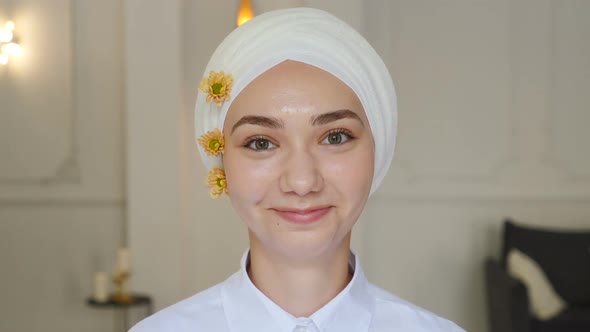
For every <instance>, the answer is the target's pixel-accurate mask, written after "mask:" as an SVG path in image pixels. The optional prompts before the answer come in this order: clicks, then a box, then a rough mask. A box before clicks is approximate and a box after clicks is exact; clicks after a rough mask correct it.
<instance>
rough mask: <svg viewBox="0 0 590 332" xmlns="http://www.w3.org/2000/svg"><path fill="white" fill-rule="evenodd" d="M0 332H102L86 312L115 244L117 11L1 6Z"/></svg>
mask: <svg viewBox="0 0 590 332" xmlns="http://www.w3.org/2000/svg"><path fill="white" fill-rule="evenodd" d="M6 19H12V20H14V21H15V23H16V33H17V34H19V36H20V40H21V43H22V45H23V47H24V50H25V54H24V56H23V57H22V58H18V59H15V60H14V61H13V62H11V63H9V64H8V65H7V66H0V294H2V300H1V301H0V331H27V332H29V331H31V332H33V331H97V332H98V331H113V330H114V329H115V328H117V330H120V329H121V327H120V323H121V320H120V318H121V317H117V315H116V314H114V313H113V311H110V310H96V309H91V308H89V307H88V306H86V297H87V296H89V295H90V294H91V292H92V280H93V273H94V272H95V271H110V270H111V269H112V266H113V260H114V256H115V250H116V248H117V246H119V245H120V244H121V243H122V241H123V229H124V227H123V226H124V221H125V216H124V212H125V200H124V196H125V193H124V184H125V176H124V159H125V157H124V152H125V151H124V144H123V143H124V141H123V127H124V121H123V120H124V102H125V99H124V75H123V73H124V71H123V60H124V39H123V36H122V32H123V31H124V30H123V6H122V5H121V4H120V3H119V1H116V0H103V1H93V0H75V1H74V0H71V1H68V0H52V1H46V0H18V1H16V0H15V1H6V0H2V1H0V24H4V21H5V20H6Z"/></svg>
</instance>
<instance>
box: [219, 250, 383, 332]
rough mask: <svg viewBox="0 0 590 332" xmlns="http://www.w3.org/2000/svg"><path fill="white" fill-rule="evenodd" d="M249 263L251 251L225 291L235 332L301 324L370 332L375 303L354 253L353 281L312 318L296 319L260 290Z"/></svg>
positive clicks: (283, 328)
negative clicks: (249, 272) (252, 276)
mask: <svg viewBox="0 0 590 332" xmlns="http://www.w3.org/2000/svg"><path fill="white" fill-rule="evenodd" d="M248 261H249V250H246V252H245V253H244V255H243V256H242V260H241V269H240V271H239V272H237V273H236V274H234V275H233V276H232V277H230V278H229V279H228V280H227V281H226V282H225V283H224V285H223V287H222V301H223V306H224V309H225V312H226V316H227V319H228V323H229V325H230V328H231V331H232V332H238V331H239V332H242V331H244V332H246V331H247V332H250V331H257V332H263V331H264V332H265V331H273V332H274V331H288V332H290V331H293V329H294V328H295V326H297V325H298V324H314V325H315V326H316V327H317V328H319V329H320V330H321V331H347V330H348V331H359V332H360V331H368V329H369V324H370V322H371V316H372V312H373V301H372V299H371V297H370V295H369V293H368V291H367V285H368V281H367V279H366V277H365V274H364V272H363V269H362V267H361V265H360V261H359V259H358V257H356V256H355V255H354V254H353V253H352V252H351V253H350V256H349V267H350V268H351V270H352V271H353V277H352V280H351V281H350V282H349V283H348V285H347V286H346V287H345V288H344V289H343V290H342V291H341V292H340V293H339V294H338V295H336V297H335V298H334V299H332V300H331V301H330V302H328V303H327V304H326V305H325V306H323V307H322V308H320V309H319V310H318V311H316V312H315V313H313V314H312V315H311V316H310V317H309V318H307V317H299V318H298V317H294V316H293V315H291V314H289V313H288V312H286V311H285V310H283V309H282V308H281V307H279V306H278V305H277V304H275V303H274V302H272V300H270V299H269V298H268V297H267V296H266V295H264V294H263V293H262V292H261V291H260V290H259V289H258V288H256V286H254V284H253V283H252V281H251V280H250V277H249V276H248V273H247V271H246V267H247V264H248Z"/></svg>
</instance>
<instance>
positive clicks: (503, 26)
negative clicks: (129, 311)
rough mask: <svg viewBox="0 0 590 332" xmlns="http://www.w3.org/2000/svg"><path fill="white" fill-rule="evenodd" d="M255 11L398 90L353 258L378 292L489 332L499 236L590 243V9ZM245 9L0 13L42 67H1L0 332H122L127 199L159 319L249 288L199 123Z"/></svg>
mask: <svg viewBox="0 0 590 332" xmlns="http://www.w3.org/2000/svg"><path fill="white" fill-rule="evenodd" d="M253 2H254V5H255V7H256V9H258V10H259V11H264V10H269V9H274V8H282V7H288V6H296V5H301V4H305V5H310V6H314V7H319V8H323V9H325V10H328V11H331V12H333V13H335V14H336V15H338V16H340V17H342V18H343V19H345V20H346V21H348V22H349V23H351V24H352V25H353V26H354V27H356V28H357V29H359V30H360V31H361V32H362V33H363V34H364V35H365V36H367V38H368V39H369V40H370V41H371V42H372V43H373V45H374V46H375V47H376V48H377V49H378V51H379V52H380V54H381V55H382V56H383V58H384V59H385V61H386V63H387V64H388V66H389V68H390V70H391V72H392V74H393V76H394V79H395V82H396V88H397V91H398V98H399V109H400V133H399V145H398V150H397V151H398V152H397V155H396V159H395V161H394V166H393V168H392V170H391V171H390V175H389V176H388V178H387V179H386V182H385V184H384V185H383V187H382V189H381V190H380V191H379V192H378V193H377V194H376V195H375V196H374V197H373V198H372V199H371V201H370V203H369V205H368V207H367V209H366V212H365V214H364V216H363V221H362V223H361V224H360V225H358V227H357V229H356V230H355V232H356V234H355V239H354V242H355V247H356V250H357V251H358V252H360V255H361V258H362V260H363V262H364V266H365V268H366V270H367V273H368V275H369V277H370V279H372V280H373V281H374V282H375V283H377V284H379V285H380V286H382V287H384V288H386V289H388V290H390V291H392V292H394V293H396V294H398V295H400V296H402V297H405V298H407V299H408V300H410V301H413V302H415V303H417V304H418V305H421V306H424V307H426V308H428V309H430V310H432V311H434V312H436V313H438V314H441V315H443V316H446V317H449V318H451V319H453V320H455V321H457V322H458V323H459V324H461V325H462V326H463V327H465V328H466V329H467V330H469V331H485V330H486V328H485V320H486V315H485V304H484V303H485V302H484V301H485V299H484V288H483V274H482V272H483V261H484V259H485V257H486V256H489V255H492V256H493V255H497V254H498V249H499V246H500V243H499V235H500V233H499V232H500V222H501V219H502V218H503V217H504V216H513V217H515V218H517V219H521V220H523V221H525V222H527V223H529V224H534V225H544V226H551V227H563V228H576V227H590V172H589V170H590V153H589V152H590V151H589V147H588V144H586V143H587V142H588V141H589V139H590V137H589V134H588V131H587V130H586V128H585V125H586V124H587V123H588V122H589V121H588V120H590V119H589V116H590V115H589V114H590V113H588V112H587V109H588V105H589V104H590V100H589V99H590V97H589V94H588V93H587V90H588V86H590V82H589V80H590V79H589V77H590V75H589V72H588V71H589V70H590V63H589V62H590V45H589V44H588V41H589V40H590V38H588V37H589V36H588V34H589V33H590V26H589V23H588V20H586V19H585V18H586V17H588V15H589V14H590V6H589V5H590V4H589V3H588V2H587V1H585V0H568V1H551V0H518V1H510V0H499V1H498V0H495V1H492V0H478V1H469V0H451V1H445V2H437V1H425V0H420V1H416V0H412V1H409V0H371V1H361V0H347V1H342V0H313V1H312V0H281V1H271V0H254V1H253ZM8 3H10V4H11V6H3V5H5V4H8ZM73 4H75V6H74V5H73ZM70 6H72V7H70ZM236 7H237V1H235V0H216V1H200V0H198V1H197V0H185V1H181V0H168V1H161V0H127V1H126V2H125V3H124V4H121V3H120V2H118V1H114V0H108V1H91V0H75V1H74V0H71V1H68V0H53V1H51V2H48V1H45V0H18V1H7V0H0V21H3V19H4V18H6V17H8V16H10V15H12V14H14V15H15V16H16V18H14V19H15V21H16V23H17V27H18V26H19V24H20V23H23V24H22V27H23V33H24V35H23V43H24V46H25V49H26V50H27V51H29V52H28V53H26V56H25V57H23V59H21V60H18V61H15V62H14V63H11V65H10V66H9V67H0V84H1V86H2V88H1V89H0V100H1V101H2V105H3V106H2V107H1V109H0V129H1V130H0V157H1V160H0V161H1V162H0V266H2V269H1V272H0V293H1V294H3V296H4V298H5V299H10V300H8V301H0V331H4V330H7V331H41V330H43V331H45V330H55V331H69V330H71V331H108V330H114V328H115V325H116V324H117V323H119V321H118V320H117V319H116V318H117V317H115V315H114V314H113V312H111V311H97V310H93V309H90V308H87V307H86V306H85V305H84V301H85V297H86V296H87V295H88V294H89V292H90V290H91V277H92V273H93V272H94V271H97V270H109V269H110V267H111V266H112V260H113V256H114V251H115V249H116V247H117V246H118V245H119V244H120V243H122V242H123V238H124V237H125V231H124V227H123V226H124V224H125V221H126V218H127V217H126V215H125V212H126V210H127V209H126V203H125V197H127V198H128V221H129V227H130V230H129V240H130V243H131V246H132V250H133V255H134V275H133V285H134V289H136V290H140V291H146V292H149V293H151V294H153V295H154V296H155V299H156V304H157V307H158V308H162V307H164V306H166V305H168V304H171V303H173V302H175V301H177V300H179V299H181V298H184V297H187V296H189V295H191V294H192V293H194V292H197V291H199V290H202V289H204V288H206V287H209V286H211V285H213V284H214V283H217V282H219V281H220V280H222V279H223V278H225V277H226V276H227V275H229V274H230V273H231V272H233V271H234V270H235V269H236V268H237V265H238V259H239V256H240V255H241V254H242V252H243V250H244V249H245V247H246V245H247V241H246V236H245V229H244V227H243V226H242V225H241V224H240V222H239V220H237V218H236V216H235V215H234V214H233V212H232V211H231V208H230V207H229V204H228V202H227V201H225V200H215V201H211V200H210V198H209V196H208V193H207V189H206V187H205V186H204V184H203V179H204V178H205V176H206V173H205V171H204V169H203V167H202V166H201V164H200V161H199V160H198V156H197V152H196V148H195V145H194V143H193V115H192V112H193V105H194V98H195V95H196V89H197V87H198V83H199V81H200V79H201V75H202V73H203V69H204V67H205V65H206V62H207V60H208V58H209V56H210V54H211V53H212V52H213V50H214V48H215V46H216V45H217V44H218V43H219V41H221V39H222V38H223V37H224V36H225V35H226V34H227V33H228V32H229V31H231V29H233V27H234V21H235V8H236ZM5 8H9V10H11V11H13V12H12V13H9V10H7V9H5ZM27 36H28V37H29V39H27V38H25V37H27ZM9 92H10V93H9ZM48 92H51V93H48ZM7 105H9V106H10V107H8V106H7ZM125 147H127V148H125ZM126 174H128V176H126Z"/></svg>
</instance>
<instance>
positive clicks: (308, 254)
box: [223, 61, 374, 259]
mask: <svg viewBox="0 0 590 332" xmlns="http://www.w3.org/2000/svg"><path fill="white" fill-rule="evenodd" d="M223 131H224V135H225V140H226V143H225V153H224V156H223V162H224V168H225V172H226V176H227V184H228V190H229V195H230V199H231V202H232V205H233V207H234V209H235V210H236V212H237V214H238V215H239V216H240V218H241V219H242V220H243V221H244V222H245V223H246V224H247V226H248V229H249V234H250V241H251V245H252V246H259V247H263V248H264V250H266V251H267V252H269V253H271V254H280V255H283V256H289V257H291V258H299V259H305V258H312V257H319V256H322V255H324V254H327V253H329V252H333V251H334V250H336V249H338V248H341V246H343V245H348V242H343V239H345V238H346V241H348V240H349V237H348V235H349V234H350V231H351V229H352V226H353V225H354V223H355V222H356V220H357V219H358V217H359V215H360V213H361V211H362V209H363V207H364V206H365V203H366V201H367V197H368V195H369V191H370V189H371V182H372V179H373V169H374V168H373V167H374V147H373V139H372V135H371V131H370V128H369V123H368V120H367V118H366V116H365V113H364V111H363V108H362V105H361V103H360V101H359V100H358V98H357V96H356V94H355V93H354V92H353V91H352V90H351V89H350V88H349V87H348V86H347V85H345V84H344V83H343V82H342V81H340V80H339V79H337V78H336V77H335V76H333V75H332V74H330V73H328V72H326V71H323V70H321V69H318V68H317V67H313V66H310V65H307V64H304V63H301V62H295V61H285V62H283V63H281V64H279V65H277V66H275V67H273V68H271V69H270V70H268V71H266V72H265V73H263V74H262V75H260V76H259V77H257V78H256V79H255V80H254V81H252V82H251V83H250V84H249V85H248V86H247V87H246V88H245V89H244V90H242V92H241V93H240V94H239V95H238V96H237V98H236V99H235V101H234V102H233V104H232V105H231V108H230V110H229V112H228V115H227V117H226V120H225V124H224V128H223Z"/></svg>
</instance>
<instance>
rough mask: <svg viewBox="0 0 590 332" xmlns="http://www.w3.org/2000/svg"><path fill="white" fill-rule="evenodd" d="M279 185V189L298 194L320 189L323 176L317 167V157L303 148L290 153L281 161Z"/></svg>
mask: <svg viewBox="0 0 590 332" xmlns="http://www.w3.org/2000/svg"><path fill="white" fill-rule="evenodd" d="M279 185H280V189H281V191H283V192H285V193H295V194H297V195H299V196H305V195H307V194H309V193H313V192H319V191H321V190H322V189H323V187H324V178H323V176H322V174H321V171H320V168H319V160H318V157H317V156H314V155H313V154H312V153H310V151H307V150H306V149H305V148H301V149H298V150H296V151H293V152H292V153H290V154H289V155H288V157H287V158H285V160H284V161H283V172H282V174H281V177H280V180H279Z"/></svg>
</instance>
